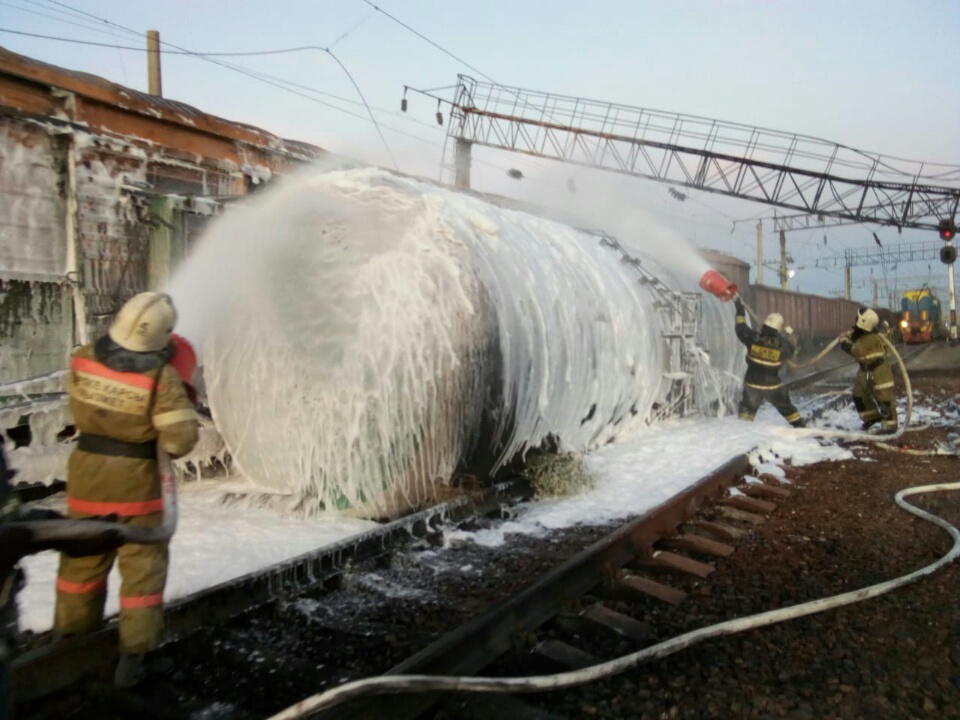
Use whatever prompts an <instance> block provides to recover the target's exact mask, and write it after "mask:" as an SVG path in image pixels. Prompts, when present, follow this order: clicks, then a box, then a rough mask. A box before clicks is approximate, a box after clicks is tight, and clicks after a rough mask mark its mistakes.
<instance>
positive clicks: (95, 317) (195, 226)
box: [0, 49, 323, 407]
mask: <svg viewBox="0 0 960 720" xmlns="http://www.w3.org/2000/svg"><path fill="white" fill-rule="evenodd" d="M322 154H323V151H322V150H321V149H320V148H316V147H314V146H311V145H307V144H305V143H295V142H287V141H283V140H281V139H280V138H277V137H275V136H273V135H270V134H269V133H266V132H264V131H263V130H259V129H258V128H253V127H250V126H247V125H242V124H239V123H231V122H229V121H227V120H223V119H221V118H216V117H213V116H210V115H206V114H204V113H202V112H200V111H198V110H196V109H195V108H191V107H190V106H187V105H183V104H182V103H177V102H175V101H170V100H165V99H162V98H153V97H151V96H148V95H144V94H142V93H138V92H137V91H134V90H131V89H129V88H123V87H121V86H119V85H115V84H114V83H110V82H108V81H106V80H102V79H100V78H95V77H93V76H88V75H83V74H80V73H73V72H71V71H69V70H64V69H62V68H56V67H54V66H50V65H47V64H45V63H40V62H37V61H34V60H31V59H30V58H25V57H23V56H19V55H16V54H14V53H10V52H8V51H5V50H3V49H0V291H2V292H0V407H2V404H3V402H4V398H5V397H6V399H7V400H10V399H11V398H12V397H13V396H15V395H17V394H19V393H21V392H22V391H23V388H22V387H21V388H10V387H7V388H4V387H2V386H4V385H10V384H11V383H17V382H20V381H22V380H24V379H27V378H32V377H36V376H40V375H44V374H46V373H50V372H55V371H58V370H62V369H64V368H65V367H66V365H67V363H68V361H69V356H70V352H71V351H72V349H73V347H75V345H76V344H79V343H80V342H83V341H86V340H91V339H94V338H96V337H98V336H99V335H100V334H102V333H103V332H105V331H106V329H107V327H108V326H109V324H110V322H111V319H112V317H113V315H114V313H115V312H116V311H117V310H118V309H119V308H120V307H121V306H122V305H123V303H124V302H125V301H126V300H127V299H129V298H130V297H132V296H133V295H135V294H136V293H138V292H142V291H143V290H147V289H155V288H160V287H163V285H164V283H165V282H166V280H167V278H168V277H169V275H170V273H171V272H172V271H173V269H174V268H175V267H176V265H177V263H178V262H180V261H181V260H182V259H183V258H184V257H185V256H186V254H187V252H188V251H189V247H190V245H191V244H192V243H193V242H195V241H196V239H197V238H198V236H199V234H200V233H201V232H202V230H203V227H204V225H205V224H206V223H207V222H208V220H209V218H210V216H211V215H212V214H215V212H216V208H217V204H218V203H219V202H222V201H226V200H230V199H233V198H236V197H239V196H242V195H245V194H247V193H249V192H250V191H252V190H253V189H255V188H256V187H257V186H258V185H260V184H262V183H264V182H267V181H269V180H270V179H271V178H273V177H275V176H278V175H283V174H287V173H289V172H291V171H293V170H294V169H295V168H296V167H298V166H299V165H301V164H303V163H304V162H308V161H310V160H314V159H316V158H318V157H321V156H322Z"/></svg>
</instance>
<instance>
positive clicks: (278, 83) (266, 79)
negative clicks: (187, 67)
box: [0, 0, 507, 172]
mask: <svg viewBox="0 0 960 720" xmlns="http://www.w3.org/2000/svg"><path fill="white" fill-rule="evenodd" d="M45 2H47V3H51V4H53V5H58V6H60V7H61V8H65V9H64V10H61V9H58V8H55V7H49V8H48V7H47V6H46V5H37V4H36V3H34V4H35V5H37V7H41V8H44V9H48V10H50V12H54V13H61V14H63V15H65V16H66V17H67V18H71V20H80V21H81V22H71V20H67V19H65V18H63V17H55V16H51V15H45V14H42V13H38V12H34V11H31V10H27V9H26V8H18V7H17V6H15V5H10V4H9V3H0V4H2V5H7V6H8V7H11V8H16V9H18V10H22V11H23V12H29V13H32V14H35V15H40V16H42V17H45V18H48V19H51V20H55V21H57V22H62V23H65V24H67V25H72V26H75V27H80V28H83V29H86V30H92V31H94V32H99V33H104V34H111V35H113V29H114V28H115V29H117V30H121V31H123V32H124V33H127V34H129V35H131V36H136V37H138V38H139V37H141V36H142V33H141V32H139V31H137V30H135V29H133V28H129V27H126V26H124V25H120V24H118V23H115V22H113V21H111V20H108V19H106V18H101V17H98V16H96V15H92V14H91V13H88V12H85V11H83V10H79V9H76V10H74V9H73V8H70V7H69V6H67V5H65V4H64V3H59V2H56V0H45ZM375 14H376V11H372V12H370V13H369V14H367V15H366V16H365V17H364V18H362V19H361V20H360V21H359V22H357V23H355V24H354V25H353V26H352V27H350V28H349V29H348V30H347V31H345V32H344V33H342V34H341V35H339V36H338V37H337V38H336V39H335V40H334V41H333V42H332V43H331V44H330V47H331V48H332V47H333V46H335V45H336V44H338V43H339V42H342V41H343V40H344V39H345V38H346V37H347V36H349V35H350V34H351V33H353V32H354V31H355V30H357V29H358V28H359V27H360V26H362V25H363V24H364V23H366V22H367V21H368V20H369V19H370V18H371V17H373V16H374V15H375ZM87 18H89V19H90V20H93V21H96V22H97V23H98V24H100V25H101V26H93V25H90V24H86V23H87V22H89V21H88V20H87ZM102 26H105V27H106V28H107V29H104V28H103V27H102ZM0 31H2V32H8V33H12V34H17V35H23V36H26V37H37V38H39V39H50V40H55V41H63V42H70V43H74V44H81V45H89V46H96V47H107V48H114V49H120V50H132V51H139V52H145V50H146V48H145V47H140V46H124V45H120V44H117V43H97V42H93V41H80V40H77V39H75V38H63V37H59V36H50V35H41V34H39V33H28V32H23V31H16V30H11V29H0ZM113 36H114V37H115V35H113ZM161 44H162V45H164V46H166V48H174V50H170V49H165V50H164V51H163V52H164V53H165V54H170V55H183V56H188V57H189V56H193V57H195V58H197V59H199V60H204V61H206V62H210V63H213V64H215V65H219V66H220V67H223V68H225V69H227V70H231V71H233V72H237V73H240V74H242V75H244V76H246V77H249V78H251V79H253V80H258V81H260V82H263V83H266V84H268V85H271V86H272V87H275V88H277V89H280V90H283V91H285V92H289V93H292V94H294V95H296V96H298V97H301V98H303V99H305V100H309V101H311V102H315V103H318V104H320V105H323V106H324V107H327V108H330V109H331V110H335V111H337V112H340V113H343V114H345V115H348V116H350V117H353V118H356V119H358V120H362V121H364V122H369V123H372V124H374V125H375V127H376V126H377V124H378V123H377V121H375V120H374V119H372V118H371V117H369V116H367V115H361V114H358V113H355V112H353V111H351V110H348V109H346V108H342V107H338V106H337V105H334V104H332V103H329V102H325V101H323V100H321V99H319V98H316V97H312V96H311V95H307V94H305V93H303V92H298V90H305V91H307V92H309V93H314V94H317V95H321V96H324V97H329V98H331V99H334V100H337V101H339V102H343V103H347V104H350V105H358V106H364V102H362V101H357V100H351V99H350V98H345V97H343V96H340V95H337V94H335V93H330V92H327V91H325V90H320V89H318V88H313V87H310V86H308V85H302V84H299V83H295V82H292V81H290V80H286V79H284V78H280V77H277V76H275V75H270V74H267V73H263V72H260V71H256V70H252V69H250V68H245V67H243V66H240V65H235V64H233V63H228V62H224V61H220V60H216V59H214V58H211V57H207V56H208V55H209V54H210V53H199V52H195V51H191V50H187V49H185V48H180V47H178V46H176V45H173V44H171V43H168V42H166V41H161ZM306 49H320V50H323V49H324V48H320V47H319V46H301V47H298V48H281V49H278V50H268V51H254V52H252V53H249V54H252V55H265V54H279V53H282V52H295V51H299V50H306ZM223 54H224V55H243V54H248V53H223ZM331 56H332V53H331ZM334 59H335V60H337V61H339V58H334ZM341 65H342V64H341ZM344 69H345V68H344ZM348 77H349V74H348ZM350 79H351V81H352V80H353V79H352V78H350ZM369 108H371V109H373V110H377V111H378V112H381V113H387V114H390V115H394V116H396V117H399V118H402V119H403V120H406V121H407V122H412V123H416V124H417V125H422V126H423V127H425V128H428V129H429V130H430V131H431V132H442V131H441V130H439V129H438V128H437V127H436V126H434V125H432V124H429V123H425V122H423V121H420V120H417V119H416V118H413V117H411V116H409V115H402V114H400V113H398V112H396V111H393V110H389V109H387V108H381V107H377V106H375V105H369ZM379 126H380V127H382V128H383V129H385V130H389V131H391V132H393V133H396V134H398V135H403V136H405V137H408V138H411V139H413V140H417V141H418V142H422V143H426V144H428V145H432V146H433V147H436V148H440V149H442V148H443V144H442V143H439V142H436V141H434V140H430V139H428V138H424V137H422V136H420V135H416V134H414V133H410V132H407V131H405V130H401V129H400V128H397V127H393V126H391V125H388V124H385V123H379ZM381 140H382V135H381ZM391 155H392V154H391ZM477 162H478V163H479V164H481V165H486V166H488V167H491V168H493V169H495V170H499V171H501V172H505V171H506V170H507V168H505V167H503V166H501V165H496V164H494V163H491V162H488V161H485V160H481V159H479V158H478V159H477Z"/></svg>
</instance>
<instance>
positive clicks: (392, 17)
mask: <svg viewBox="0 0 960 720" xmlns="http://www.w3.org/2000/svg"><path fill="white" fill-rule="evenodd" d="M363 2H365V3H366V4H367V5H369V6H370V7H372V8H373V9H374V10H376V11H377V12H378V13H380V14H381V15H383V16H385V17H387V18H389V19H390V20H393V22H395V23H396V24H397V25H399V26H400V27H402V28H405V29H407V30H409V31H410V32H412V33H413V34H414V35H416V36H417V37H418V38H420V39H421V40H423V41H424V42H426V43H429V44H430V45H432V46H433V47H435V48H436V49H437V50H439V51H440V52H442V53H443V54H444V55H446V56H447V57H449V58H452V59H454V60H456V61H457V62H458V63H460V64H461V65H463V66H464V67H467V68H470V69H471V70H473V71H474V72H475V73H477V74H478V75H480V76H482V77H483V78H485V79H487V80H489V81H490V82H496V81H495V80H494V79H493V78H492V77H490V76H489V75H487V74H486V73H485V72H483V70H480V69H478V68H476V67H474V66H473V65H471V64H470V63H468V62H467V61H466V60H464V59H463V58H460V57H457V56H456V55H454V54H453V53H452V52H450V51H449V50H447V49H446V48H445V47H443V46H442V45H439V44H438V43H435V42H434V41H433V40H431V39H430V38H428V37H427V36H426V35H424V34H423V33H422V32H420V31H418V30H415V29H414V28H412V27H410V26H409V25H407V24H406V23H405V22H404V21H403V20H401V19H399V18H398V17H396V16H395V15H391V14H390V13H388V12H387V11H386V10H384V9H383V8H381V7H378V6H377V5H374V4H373V3H372V2H370V0H363Z"/></svg>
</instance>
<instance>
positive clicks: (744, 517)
mask: <svg viewBox="0 0 960 720" xmlns="http://www.w3.org/2000/svg"><path fill="white" fill-rule="evenodd" d="M717 514H718V515H721V516H723V517H725V518H727V519H728V520H739V521H740V522H745V523H750V524H751V525H759V524H761V523H763V522H766V518H765V517H764V516H763V515H757V514H755V513H752V512H744V511H743V510H737V509H736V508H733V507H729V506H727V505H717Z"/></svg>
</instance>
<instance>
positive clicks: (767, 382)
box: [700, 270, 806, 428]
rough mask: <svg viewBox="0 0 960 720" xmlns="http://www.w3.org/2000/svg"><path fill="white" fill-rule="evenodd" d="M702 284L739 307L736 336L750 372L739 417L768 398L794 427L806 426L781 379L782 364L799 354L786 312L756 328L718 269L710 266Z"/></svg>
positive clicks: (747, 415)
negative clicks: (742, 345) (785, 317)
mask: <svg viewBox="0 0 960 720" xmlns="http://www.w3.org/2000/svg"><path fill="white" fill-rule="evenodd" d="M700 287H701V288H703V289H704V290H706V291H707V292H709V293H710V294H711V295H714V296H716V297H717V298H719V299H720V300H721V301H723V302H726V301H729V300H733V301H734V305H735V307H736V309H737V318H736V328H737V338H738V339H739V340H740V342H742V343H743V344H744V345H746V347H747V374H746V375H745V376H744V379H743V395H742V396H741V398H740V408H739V413H740V419H741V420H753V419H754V417H755V416H756V414H757V410H759V409H760V406H761V405H762V404H763V403H764V402H768V403H770V404H771V405H773V406H774V407H775V408H776V409H777V412H779V413H780V414H781V415H782V416H783V417H784V419H785V420H786V421H787V422H788V423H790V424H791V425H792V426H793V427H797V428H802V427H806V424H805V423H804V421H803V418H802V417H800V413H799V411H798V410H797V408H796V406H794V404H793V402H792V401H791V400H790V393H789V392H788V391H787V389H786V388H785V387H784V386H783V383H782V382H781V381H780V368H781V367H783V364H784V363H785V362H787V361H789V360H792V359H793V358H794V356H795V355H796V354H797V346H796V343H795V342H794V339H793V330H792V329H791V328H790V327H789V326H785V325H784V321H783V315H781V314H780V313H770V315H768V316H767V318H766V320H765V321H764V322H763V326H762V327H761V328H760V330H759V331H757V330H754V329H753V328H751V327H749V326H748V325H747V317H746V311H745V308H744V306H743V301H742V300H741V299H740V295H739V294H738V293H737V286H736V285H733V284H731V283H729V282H727V280H726V278H724V277H723V275H721V274H720V273H718V272H717V271H716V270H708V271H707V272H705V273H704V274H703V276H702V277H701V278H700Z"/></svg>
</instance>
